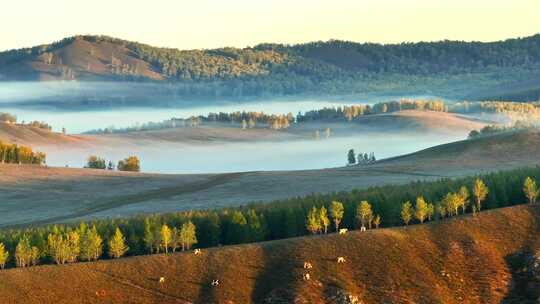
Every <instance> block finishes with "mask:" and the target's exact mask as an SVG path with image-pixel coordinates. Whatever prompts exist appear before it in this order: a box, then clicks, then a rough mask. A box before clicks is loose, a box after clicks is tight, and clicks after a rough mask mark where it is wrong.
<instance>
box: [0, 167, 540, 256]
mask: <svg viewBox="0 0 540 304" xmlns="http://www.w3.org/2000/svg"><path fill="white" fill-rule="evenodd" d="M538 178H540V167H535V168H527V169H517V170H512V171H506V172H495V173H490V174H486V175H483V176H476V177H467V178H461V179H441V180H438V181H431V182H414V183H410V184H408V185H388V186H381V187H372V188H368V189H363V190H353V191H350V192H335V193H328V194H312V195H308V196H305V197H297V198H291V199H286V200H278V201H274V202H270V203H268V204H249V205H247V206H244V207H238V208H229V209H221V210H206V211H188V212H177V213H166V214H156V215H140V216H135V217H131V218H124V219H122V218H114V219H102V220H95V221H92V222H89V223H87V224H82V225H81V224H78V225H77V224H66V225H56V226H44V227H29V228H26V229H13V230H0V243H2V245H0V248H2V250H0V266H1V265H11V266H16V265H17V264H19V265H32V264H33V263H36V262H39V263H54V262H58V261H60V262H70V261H73V260H74V259H75V260H84V261H86V260H94V259H95V257H96V256H98V253H100V252H101V253H102V254H101V256H99V258H103V257H105V255H104V254H103V253H107V255H108V256H109V257H120V256H122V255H124V254H125V255H140V254H148V253H156V252H170V251H175V250H176V249H177V248H184V249H189V248H191V247H192V246H193V244H197V246H198V247H201V248H204V247H211V246H218V245H220V244H223V245H228V244H240V243H247V242H257V241H264V240H275V239H282V238H288V237H294V236H300V235H306V234H310V233H325V232H328V231H330V230H333V229H332V228H330V227H333V228H335V230H339V228H348V229H354V228H362V227H365V228H370V227H371V226H374V227H379V225H381V226H382V219H384V226H385V227H390V226H396V225H402V224H403V223H404V222H405V224H410V223H412V222H414V221H418V222H424V221H426V220H433V219H442V218H444V217H448V216H453V215H456V214H458V213H459V214H463V213H465V212H473V213H476V212H479V211H480V210H485V209H492V208H498V207H503V206H508V205H516V204H520V203H524V202H528V203H530V204H534V203H535V202H536V200H537V198H538V195H539V190H538V186H537V184H536V182H535V180H538ZM359 202H360V203H359ZM403 202H405V203H403ZM409 202H415V204H414V206H413V205H412V204H411V203H409ZM81 227H85V228H81ZM90 227H91V228H90ZM195 227H196V229H195ZM175 228H176V229H175ZM100 240H101V241H100ZM75 244H79V245H78V246H76V245H75ZM81 244H85V245H82V246H81ZM99 244H101V245H102V246H99ZM17 247H19V250H17ZM33 247H36V248H37V249H34V248H33ZM83 247H84V248H83ZM100 248H101V249H100ZM100 250H101V251H100ZM6 252H9V254H7V255H8V257H9V258H7V259H4V260H3V261H2V257H3V256H6ZM17 252H20V259H17V258H16V256H19V255H18V254H17ZM36 256H38V257H39V258H38V259H36ZM55 257H56V258H55ZM74 257H76V258H74ZM19 260H20V262H18V261H19Z"/></svg>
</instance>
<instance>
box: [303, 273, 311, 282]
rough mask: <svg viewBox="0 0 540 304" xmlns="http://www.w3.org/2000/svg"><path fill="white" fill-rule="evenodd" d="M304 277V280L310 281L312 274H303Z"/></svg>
mask: <svg viewBox="0 0 540 304" xmlns="http://www.w3.org/2000/svg"><path fill="white" fill-rule="evenodd" d="M302 279H304V281H309V280H310V279H311V276H310V275H309V273H304V274H303V275H302Z"/></svg>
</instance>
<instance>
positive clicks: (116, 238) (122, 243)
mask: <svg viewBox="0 0 540 304" xmlns="http://www.w3.org/2000/svg"><path fill="white" fill-rule="evenodd" d="M128 249H129V248H128V247H127V245H126V239H125V238H124V235H123V234H122V231H120V229H119V228H118V227H116V230H115V232H114V235H113V237H112V238H111V240H110V241H109V256H110V257H111V258H115V259H117V258H120V257H122V256H123V255H124V254H126V252H127V251H128Z"/></svg>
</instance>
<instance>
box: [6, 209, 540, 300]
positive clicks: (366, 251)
mask: <svg viewBox="0 0 540 304" xmlns="http://www.w3.org/2000/svg"><path fill="white" fill-rule="evenodd" d="M538 233H540V209H539V207H538V206H516V207H509V208H503V209H498V210H492V211H487V212H483V213H481V214H480V215H478V216H477V217H471V216H466V217H459V218H454V219H452V220H445V221H442V222H436V223H432V224H424V225H415V226H411V227H406V228H405V227H400V228H390V229H380V230H371V231H368V232H350V233H348V234H347V235H336V234H333V235H328V236H314V237H302V238H294V239H286V240H281V241H273V242H266V243H258V244H250V245H241V246H227V247H222V248H213V249H208V250H203V252H202V254H201V255H194V254H193V253H190V252H188V253H180V254H178V253H177V254H170V255H153V256H142V257H134V258H124V259H120V260H114V261H110V260H109V261H100V262H96V263H80V264H73V265H65V266H38V267H31V268H28V269H10V270H5V271H0V281H1V282H2V284H0V301H1V302H2V303H20V302H24V303H40V304H44V303H89V302H91V303H135V302H136V303H366V304H368V303H479V302H484V303H501V302H503V303H536V302H534V301H537V298H538V297H540V294H539V293H538V286H539V285H538V284H540V282H539V281H535V279H534V278H533V277H532V275H530V274H529V271H530V270H532V269H529V268H527V263H526V262H527V260H528V259H529V258H530V257H532V256H534V254H535V253H536V254H537V255H540V252H539V249H540V240H539V239H538V238H537V237H536V236H537V235H538ZM338 256H344V257H345V258H346V263H344V264H337V263H336V259H337V257H338ZM304 261H309V262H311V263H312V265H313V269H311V270H305V269H303V268H302V265H303V262H304ZM306 272H309V273H310V274H311V280H309V281H304V280H302V275H303V274H304V273H306ZM160 277H164V278H165V281H164V282H163V283H159V282H158V280H159V278H160ZM215 279H218V280H220V284H219V286H216V287H212V286H211V285H210V282H211V281H212V280H215ZM352 298H356V299H357V300H359V301H358V302H350V299H352ZM346 299H349V302H348V301H347V300H346Z"/></svg>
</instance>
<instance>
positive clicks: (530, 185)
mask: <svg viewBox="0 0 540 304" xmlns="http://www.w3.org/2000/svg"><path fill="white" fill-rule="evenodd" d="M523 192H524V193H525V196H526V197H527V199H528V200H529V204H534V203H536V198H537V197H538V194H539V191H538V187H537V186H536V181H535V180H534V179H532V178H530V177H527V178H526V179H525V182H524V183H523Z"/></svg>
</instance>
